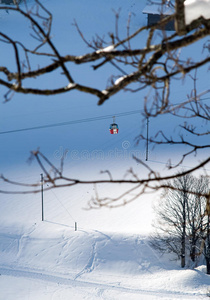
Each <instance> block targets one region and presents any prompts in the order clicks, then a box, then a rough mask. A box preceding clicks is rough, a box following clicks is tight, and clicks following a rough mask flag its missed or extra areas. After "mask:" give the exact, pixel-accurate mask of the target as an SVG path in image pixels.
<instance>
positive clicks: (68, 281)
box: [0, 267, 206, 299]
mask: <svg viewBox="0 0 210 300" xmlns="http://www.w3.org/2000/svg"><path fill="white" fill-rule="evenodd" d="M0 274H1V275H4V276H12V277H22V278H30V279H35V280H39V281H47V282H51V283H56V284H58V285H67V286H69V287H74V288H75V287H77V288H80V287H81V288H86V287H87V288H94V289H98V296H99V297H100V296H102V295H103V292H104V291H106V290H113V291H119V292H124V293H128V294H139V295H151V296H152V295H154V296H157V295H159V296H161V298H166V299H179V298H180V297H185V298H184V299H193V298H194V299H204V298H206V294H200V293H194V294H191V293H187V292H186V293H183V292H175V291H173V292H171V291H166V290H159V291H157V290H154V291H152V290H146V289H135V288H128V287H122V286H116V285H112V284H103V283H96V282H90V281H83V280H76V279H72V278H68V277H63V276H57V275H56V276H55V275H53V274H46V273H43V272H38V271H32V270H29V269H28V270H18V269H9V268H4V267H0ZM77 277H78V276H77ZM169 297H170V298H169ZM195 297H196V298H195ZM102 299H103V297H102Z"/></svg>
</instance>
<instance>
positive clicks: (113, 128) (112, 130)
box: [109, 117, 119, 134]
mask: <svg viewBox="0 0 210 300" xmlns="http://www.w3.org/2000/svg"><path fill="white" fill-rule="evenodd" d="M109 131H110V133H111V134H117V133H118V131H119V127H118V125H117V124H116V123H115V117H113V123H112V124H111V125H110V127H109Z"/></svg>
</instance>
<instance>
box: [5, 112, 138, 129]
mask: <svg viewBox="0 0 210 300" xmlns="http://www.w3.org/2000/svg"><path fill="white" fill-rule="evenodd" d="M142 111H143V110H133V111H129V112H124V113H118V114H115V116H116V117H123V116H128V115H133V114H139V113H141V112H142ZM112 117H113V114H112V115H106V116H99V117H93V118H86V119H79V120H74V121H67V122H61V123H53V124H47V125H40V126H35V127H28V128H20V129H14V130H8V131H0V134H8V133H15V132H22V131H30V130H37V129H44V128H50V127H59V126H66V125H73V124H80V123H87V122H94V121H100V120H106V119H110V118H112Z"/></svg>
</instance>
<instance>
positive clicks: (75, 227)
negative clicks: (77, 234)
mask: <svg viewBox="0 0 210 300" xmlns="http://www.w3.org/2000/svg"><path fill="white" fill-rule="evenodd" d="M74 229H75V231H77V222H75V223H74Z"/></svg>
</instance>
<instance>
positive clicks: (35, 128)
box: [0, 98, 210, 134]
mask: <svg viewBox="0 0 210 300" xmlns="http://www.w3.org/2000/svg"><path fill="white" fill-rule="evenodd" d="M207 99H210V98H202V99H200V100H202V101H203V100H207ZM179 104H181V103H175V104H173V105H179ZM142 112H144V109H141V110H133V111H128V112H123V113H118V114H115V117H124V116H129V115H134V114H139V113H142ZM110 118H113V114H112V115H105V116H99V117H92V118H86V119H79V120H74V121H66V122H61V123H52V124H46V125H40V126H34V127H26V128H20V129H13V130H7V131H0V134H9V133H16V132H23V131H31V130H38V129H45V128H52V127H60V126H67V125H74V124H80V123H88V122H94V121H100V120H106V119H110Z"/></svg>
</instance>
